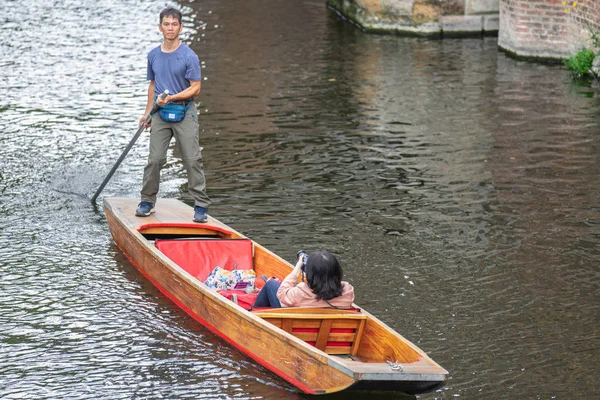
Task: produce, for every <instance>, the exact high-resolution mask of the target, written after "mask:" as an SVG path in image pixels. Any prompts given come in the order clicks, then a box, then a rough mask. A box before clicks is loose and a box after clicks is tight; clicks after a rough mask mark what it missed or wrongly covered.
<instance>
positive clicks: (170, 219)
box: [107, 197, 239, 234]
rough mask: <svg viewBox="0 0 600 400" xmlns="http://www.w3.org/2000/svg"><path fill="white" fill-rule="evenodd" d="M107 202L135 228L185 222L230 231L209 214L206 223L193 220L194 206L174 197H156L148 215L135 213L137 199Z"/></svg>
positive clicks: (119, 199)
mask: <svg viewBox="0 0 600 400" xmlns="http://www.w3.org/2000/svg"><path fill="white" fill-rule="evenodd" d="M107 203H108V204H109V205H110V207H111V209H112V210H113V213H117V212H118V213H119V214H120V218H121V219H122V220H125V221H126V222H127V223H128V224H129V225H130V226H131V227H133V228H134V229H136V230H137V229H138V228H139V227H140V226H143V225H148V224H166V223H168V224H182V225H183V224H187V225H190V226H197V227H198V228H199V229H201V228H202V226H203V225H213V226H218V227H221V228H223V229H225V230H227V231H232V229H231V228H230V227H229V226H227V225H225V224H223V223H222V222H221V221H219V220H217V219H216V218H213V217H211V216H210V215H209V217H208V222H207V223H206V224H199V223H196V222H194V221H193V217H194V208H193V207H190V206H188V205H186V204H184V203H182V202H181V201H179V200H176V199H163V198H160V199H158V200H157V201H156V205H155V209H156V212H154V213H152V214H150V215H149V216H148V217H137V216H136V215H135V210H136V209H137V207H138V204H139V199H134V198H118V197H113V198H110V199H109V200H108V201H107ZM234 232H235V231H234ZM236 233H237V232H236ZM238 234H239V233H238Z"/></svg>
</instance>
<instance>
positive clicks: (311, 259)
mask: <svg viewBox="0 0 600 400" xmlns="http://www.w3.org/2000/svg"><path fill="white" fill-rule="evenodd" d="M306 281H307V283H308V286H309V287H310V288H311V289H312V291H313V292H314V294H316V295H317V300H320V299H323V300H331V299H333V298H334V297H338V296H341V295H342V266H341V265H340V263H339V262H338V260H337V259H336V258H335V256H334V255H333V254H331V253H330V252H328V251H327V250H320V251H316V252H314V253H311V254H309V255H308V261H307V262H306Z"/></svg>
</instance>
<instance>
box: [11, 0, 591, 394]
mask: <svg viewBox="0 0 600 400" xmlns="http://www.w3.org/2000/svg"><path fill="white" fill-rule="evenodd" d="M180 5H181V7H182V10H183V12H184V24H185V31H184V34H183V37H184V39H185V41H186V42H187V43H189V44H190V46H191V47H192V48H193V49H195V50H196V51H197V53H198V54H199V55H200V58H201V60H202V62H203V63H202V66H203V76H204V80H203V82H202V85H203V86H202V94H201V96H200V98H199V103H198V104H199V109H200V111H201V114H200V120H201V139H200V140H201V145H202V146H203V147H204V151H203V155H204V159H205V168H206V175H207V181H208V187H209V195H210V196H211V197H212V199H213V204H212V206H211V207H210V214H211V215H213V216H215V217H217V218H219V219H220V220H222V221H223V222H225V223H227V224H229V225H231V226H232V227H234V228H235V229H237V230H239V231H241V232H243V233H245V234H247V235H248V236H250V237H251V238H253V239H255V240H256V241H258V242H259V243H261V244H262V245H265V246H266V247H268V248H270V249H271V250H273V251H275V252H276V253H278V254H280V255H282V256H283V257H286V258H288V259H290V260H292V259H293V258H294V255H295V253H296V251H297V250H299V249H301V248H302V249H306V250H308V251H310V250H315V249H318V248H327V249H329V250H331V251H332V252H334V253H335V254H337V255H338V256H339V258H340V260H341V262H342V265H343V267H344V272H345V278H346V279H347V280H348V281H350V282H351V283H352V284H353V285H354V286H355V287H356V293H357V298H356V302H357V304H359V305H361V306H363V307H365V308H366V309H368V310H369V311H370V312H372V313H373V314H375V315H377V316H378V317H380V318H381V319H382V320H383V321H384V322H386V323H387V324H389V325H390V326H392V327H393V328H395V329H396V330H398V331H399V332H400V333H401V334H403V335H404V336H406V337H407V338H409V339H410V340H412V341H413V342H414V343H416V344H417V345H418V346H419V347H421V348H422V349H423V350H425V351H426V352H428V354H429V355H431V356H432V358H433V359H435V360H436V361H437V362H438V363H440V364H441V365H442V366H444V367H445V368H446V369H448V371H449V372H450V379H449V381H448V383H447V385H446V386H445V387H444V388H443V389H441V390H439V391H437V392H434V393H430V394H425V395H421V396H419V398H422V399H450V398H457V397H458V398H465V399H483V398H486V399H515V398H519V399H521V398H523V399H553V398H557V399H566V398H568V399H589V398H592V397H594V394H596V395H597V393H598V391H597V385H596V376H595V374H597V373H598V371H600V351H599V348H600V338H599V330H600V321H599V318H600V317H599V315H600V302H599V301H600V296H599V293H600V280H599V278H600V203H599V200H598V199H599V198H600V186H599V185H598V177H599V175H600V163H599V158H600V146H599V143H600V122H599V121H600V93H599V92H598V90H595V89H593V88H590V87H587V86H585V85H583V86H577V85H573V84H571V82H570V79H569V76H568V74H567V72H566V71H565V69H564V68H562V67H561V66H560V65H540V64H536V63H528V62H523V61H516V60H513V59H510V58H508V57H507V56H505V55H504V54H503V53H501V52H499V51H498V48H497V40H496V38H476V39H460V40H454V39H452V40H450V39H447V40H443V41H438V40H424V39H418V38H402V37H396V36H375V35H367V34H363V33H362V32H360V31H359V30H357V29H355V28H354V27H353V26H352V25H351V24H349V23H347V22H343V21H342V20H340V19H339V18H338V17H337V16H336V14H335V13H333V12H331V11H328V10H327V9H326V7H325V5H324V1H321V0H319V1H317V0H304V1H303V0H297V1H289V0H288V1H284V0H279V1H278V0H251V1H248V0H228V1H218V0H206V1H191V0H190V1H185V2H180ZM163 6H164V3H162V2H150V1H143V0H121V1H116V0H93V1H92V0H77V1H75V0H23V1H11V0H4V1H2V2H0V15H2V17H1V18H2V19H3V22H2V24H0V39H1V40H0V50H1V51H0V89H2V96H1V97H0V160H1V161H0V242H1V243H2V245H1V246H0V360H2V362H1V363H0V398H3V399H99V398H106V399H192V398H199V399H276V398H286V399H287V398H290V399H300V398H306V396H302V395H300V394H297V393H296V392H294V390H293V388H291V387H290V386H289V385H287V384H286V383H285V382H283V381H282V380H281V379H279V378H277V377H276V376H274V375H272V374H271V373H269V372H268V371H266V370H264V369H263V368H262V367H259V366H257V364H255V363H253V362H252V361H250V360H248V359H246V358H245V357H244V356H242V355H241V354H240V353H238V352H237V351H235V350H233V349H232V348H230V347H229V346H228V345H227V344H226V343H224V342H223V341H221V340H219V339H217V338H216V337H215V336H213V335H212V334H211V333H209V332H208V331H207V330H205V329H203V328H202V327H200V326H198V324H197V323H195V321H193V320H192V319H191V318H189V317H187V316H186V315H185V314H184V313H183V312H182V311H180V310H178V309H177V308H176V307H175V306H174V304H172V303H171V302H170V301H168V300H167V299H165V298H164V297H163V296H162V295H160V294H159V292H158V291H157V290H156V289H154V288H153V287H152V286H151V285H150V284H149V283H148V282H146V281H145V279H144V278H143V277H142V276H141V275H140V274H139V273H138V272H137V271H136V270H135V269H134V268H133V267H132V266H131V264H130V263H129V262H128V261H127V260H126V259H125V257H124V256H123V255H122V254H121V253H120V251H119V250H118V249H117V248H116V247H115V245H114V244H113V242H112V238H111V236H110V232H109V230H108V227H107V224H106V221H105V219H104V214H103V212H102V208H101V200H100V201H99V202H98V204H97V206H96V207H94V206H92V205H91V203H90V200H89V199H90V198H91V196H92V195H93V194H94V192H95V190H96V189H97V188H98V186H99V185H100V183H101V182H102V180H103V179H104V177H105V176H106V174H107V173H108V171H109V170H110V168H111V166H112V165H113V163H114V161H115V160H116V159H117V157H118V156H119V154H120V153H121V151H122V149H123V148H124V147H125V146H126V145H127V143H128V142H129V140H130V138H131V137H132V135H133V133H134V132H135V130H136V123H137V120H138V119H139V117H140V115H141V112H142V110H143V107H144V105H145V90H146V87H147V82H146V80H145V66H146V59H145V57H146V53H147V52H148V51H149V50H150V49H151V48H152V47H154V46H156V45H158V44H159V43H160V41H161V36H160V34H159V32H158V30H157V28H156V25H157V23H158V21H157V19H158V18H157V16H158V13H159V12H160V10H161V8H162V7H163ZM147 143H148V136H147V134H144V135H142V137H141V138H140V140H139V141H138V143H137V144H136V145H135V146H134V147H133V149H132V151H131V152H130V154H129V156H128V157H127V158H126V159H125V161H124V162H123V164H122V165H121V167H120V168H119V170H118V171H117V173H116V174H115V176H114V177H113V178H112V180H111V181H110V183H109V184H108V186H107V187H106V189H105V190H104V192H103V194H102V196H133V197H137V196H138V195H139V190H140V185H141V179H142V169H143V166H144V165H145V161H146V156H147ZM177 155H178V151H177V149H176V148H175V146H173V151H172V152H171V153H170V156H169V161H168V163H167V166H166V168H165V170H164V171H163V177H162V185H161V193H160V196H162V197H171V198H178V199H181V200H183V201H185V202H186V203H188V204H191V203H192V200H191V198H190V196H189V195H188V193H187V181H186V175H185V171H184V168H183V165H182V163H181V161H180V160H179V158H177ZM367 396H368V397H369V398H372V399H396V398H400V397H402V396H400V395H398V394H393V393H391V394H390V393H377V392H374V393H369V394H368V395H364V394H360V393H348V394H344V395H343V396H326V397H324V398H356V399H361V398H366V397H367ZM402 398H404V397H402Z"/></svg>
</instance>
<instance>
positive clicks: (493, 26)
mask: <svg viewBox="0 0 600 400" xmlns="http://www.w3.org/2000/svg"><path fill="white" fill-rule="evenodd" d="M483 30H484V31H486V32H498V31H499V30H500V16H499V15H498V14H492V15H484V16H483Z"/></svg>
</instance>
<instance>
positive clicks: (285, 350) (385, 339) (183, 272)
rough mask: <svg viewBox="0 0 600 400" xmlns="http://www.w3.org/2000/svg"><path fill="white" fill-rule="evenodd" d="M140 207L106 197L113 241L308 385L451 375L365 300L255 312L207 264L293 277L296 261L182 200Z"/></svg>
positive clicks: (419, 382)
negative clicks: (215, 280) (216, 280)
mask: <svg viewBox="0 0 600 400" xmlns="http://www.w3.org/2000/svg"><path fill="white" fill-rule="evenodd" d="M136 206H137V200H136V199H131V198H107V199H105V200H104V210H105V214H106V219H107V222H108V226H109V228H110V230H111V233H112V236H113V238H114V241H115V243H116V244H117V245H118V246H119V248H120V249H121V251H123V253H124V254H125V255H126V256H127V258H129V260H130V261H131V262H132V263H133V265H134V266H135V267H136V268H137V269H139V270H140V272H141V273H142V274H143V275H144V276H145V277H146V278H148V279H149V280H150V281H151V282H152V283H153V284H154V285H155V286H156V287H157V288H158V289H159V290H160V291H161V292H162V293H164V294H165V295H166V296H167V297H168V298H170V299H171V300H172V301H173V302H175V303H176V304H177V305H178V306H179V307H181V308H182V309H183V310H184V311H185V312H187V313H188V314H189V315H190V316H191V317H193V318H194V319H195V320H197V321H198V322H200V323H201V324H202V325H204V326H205V327H206V328H208V329H209V330H210V331H212V332H213V333H215V334H216V335H218V336H219V337H221V338H222V339H224V340H225V341H227V342H229V343H230V344H231V345H233V346H234V347H235V348H237V349H238V350H239V351H241V352H242V353H244V354H245V355H246V356H248V357H250V358H252V359H253V360H255V361H256V362H258V363H259V364H261V365H262V366H264V367H265V368H267V369H269V370H270V371H272V372H274V373H275V374H277V375H278V376H280V377H281V378H283V379H284V380H286V381H288V382H289V383H291V384H292V385H294V386H296V387H297V388H299V389H300V390H302V391H303V392H305V393H310V394H325V393H333V392H337V391H341V390H344V389H348V388H352V389H366V390H396V391H401V392H404V393H410V394H418V393H424V392H428V391H432V390H435V389H437V388H440V387H442V386H443V385H444V383H445V382H446V379H447V376H448V372H447V371H446V370H445V369H443V368H442V367H440V366H439V365H438V364H437V363H435V362H434V361H433V360H432V359H431V358H429V357H428V356H427V355H426V354H425V353H424V352H423V351H422V350H421V349H419V348H418V347H417V346H415V345H414V344H413V343H411V342H410V341H408V340H407V339H405V338H404V337H402V336H401V335H399V334H398V333H397V332H395V331H394V330H393V329H391V328H390V327H388V326H387V325H385V324H384V323H383V322H381V321H380V320H378V319H377V318H375V317H374V316H373V315H371V314H369V313H368V312H367V311H365V310H363V309H359V308H358V307H356V309H355V310H339V309H323V308H321V309H319V308H280V309H261V310H252V311H248V310H246V309H245V308H243V307H241V306H240V305H238V304H236V303H235V302H233V301H231V300H230V299H228V298H227V297H225V296H223V295H221V294H219V293H217V292H216V291H215V290H213V289H210V288H209V287H208V286H206V285H205V284H204V283H203V282H202V281H201V279H199V278H197V277H199V276H200V274H201V273H202V271H201V270H204V273H205V274H206V271H208V270H212V268H214V266H215V265H213V264H214V263H216V262H218V263H221V264H220V265H221V266H223V265H225V264H227V263H231V262H232V263H233V264H235V265H236V266H237V269H246V268H247V266H248V265H247V264H248V263H249V267H251V268H253V269H254V270H255V271H256V274H257V276H261V275H262V274H265V275H266V276H269V277H270V276H275V277H279V278H284V277H285V276H286V275H287V274H288V273H289V272H290V271H291V269H292V268H293V266H292V265H291V264H290V263H288V262H286V261H285V260H283V259H282V258H280V257H279V256H277V255H275V254H274V253H272V252H271V251H269V250H267V249H266V248H264V247H263V246H261V245H260V244H258V243H256V242H254V241H251V240H250V239H248V238H246V237H245V236H244V235H242V234H241V233H239V232H236V231H235V230H233V229H232V228H230V227H229V226H227V225H225V224H223V223H221V222H219V221H218V220H216V219H214V218H212V217H209V220H208V222H207V223H206V224H197V223H193V222H192V221H191V219H192V215H193V209H192V208H191V207H189V206H187V205H185V204H184V203H182V202H180V201H177V200H174V199H159V200H158V202H157V209H156V213H154V214H152V215H151V216H150V217H146V218H139V217H136V216H135V209H136ZM221 245H224V246H226V247H219V246H221ZM215 246H216V247H215ZM227 246H228V247H227ZM219 257H220V259H219ZM223 257H225V258H227V257H229V258H230V259H229V260H227V259H223ZM232 259H233V260H232ZM244 265H246V266H245V267H244ZM241 267H243V268H241ZM257 281H258V279H257Z"/></svg>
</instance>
